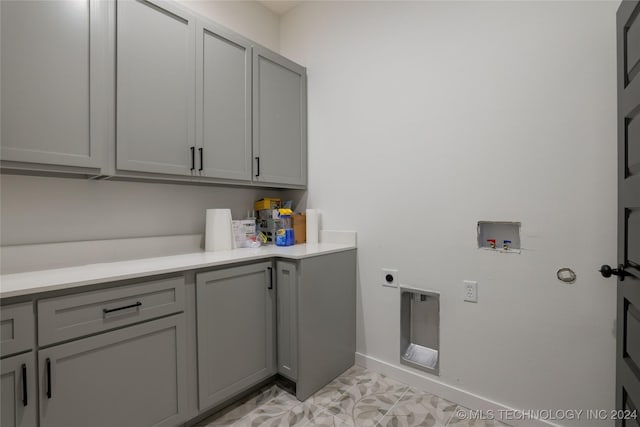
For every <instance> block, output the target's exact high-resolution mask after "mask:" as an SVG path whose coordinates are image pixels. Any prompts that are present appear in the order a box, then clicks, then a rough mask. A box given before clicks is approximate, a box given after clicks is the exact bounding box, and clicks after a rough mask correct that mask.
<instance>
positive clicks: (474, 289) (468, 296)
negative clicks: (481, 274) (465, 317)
mask: <svg viewBox="0 0 640 427" xmlns="http://www.w3.org/2000/svg"><path fill="white" fill-rule="evenodd" d="M464 300H465V301H466V302H478V282H475V281H472V280H465V281H464Z"/></svg>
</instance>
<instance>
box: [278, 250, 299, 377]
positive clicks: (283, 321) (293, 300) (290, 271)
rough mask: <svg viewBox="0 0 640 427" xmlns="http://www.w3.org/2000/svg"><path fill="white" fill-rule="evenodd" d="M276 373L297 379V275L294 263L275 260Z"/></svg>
mask: <svg viewBox="0 0 640 427" xmlns="http://www.w3.org/2000/svg"><path fill="white" fill-rule="evenodd" d="M276 283H277V284H278V306H277V307H278V308H277V312H278V329H277V336H278V373H279V374H281V375H283V376H285V377H287V378H289V379H290V380H292V381H296V380H297V379H298V275H297V267H296V263H294V262H289V261H277V262H276Z"/></svg>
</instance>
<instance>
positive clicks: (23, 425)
mask: <svg viewBox="0 0 640 427" xmlns="http://www.w3.org/2000/svg"><path fill="white" fill-rule="evenodd" d="M0 365H1V366H2V379H1V384H2V385H1V387H2V388H1V389H0V397H1V398H2V408H1V410H0V425H1V426H2V427H35V426H36V411H37V408H38V403H37V402H36V370H35V363H34V355H33V352H31V351H30V352H28V353H25V354H20V355H18V356H13V357H9V358H7V359H3V360H2V361H0Z"/></svg>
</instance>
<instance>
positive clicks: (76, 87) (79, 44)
mask: <svg viewBox="0 0 640 427" xmlns="http://www.w3.org/2000/svg"><path fill="white" fill-rule="evenodd" d="M113 7H114V6H113V3H112V2H106V1H100V0H85V1H56V2H52V1H5V0H3V1H1V2H0V15H1V21H2V24H1V26H0V28H1V30H0V31H1V37H0V38H1V40H2V42H1V44H2V46H1V52H2V53H1V57H2V73H1V74H2V78H1V85H2V97H1V98H2V114H1V117H2V126H1V128H2V131H1V133H2V140H1V146H2V160H5V161H6V160H8V161H14V162H27V163H39V164H45V165H62V166H76V167H85V168H99V167H100V166H101V162H102V160H103V151H104V150H105V144H106V143H107V142H108V141H107V140H108V137H109V129H108V122H107V117H108V114H107V112H108V111H110V108H111V109H112V106H113V94H112V93H111V92H109V90H108V89H107V88H108V87H109V85H108V84H105V82H106V80H107V79H108V78H109V75H110V69H111V68H112V67H113V64H114V59H115V58H114V57H113V56H112V55H111V56H110V55H109V49H108V45H109V42H110V40H111V39H112V37H113V31H114V29H113V28H114V23H113ZM111 76H112V74H111ZM110 106H111V107H110Z"/></svg>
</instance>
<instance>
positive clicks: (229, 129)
mask: <svg viewBox="0 0 640 427" xmlns="http://www.w3.org/2000/svg"><path fill="white" fill-rule="evenodd" d="M196 34H197V36H196V51H197V55H196V82H197V85H196V139H197V143H198V161H199V163H198V171H199V174H200V175H201V176H204V177H210V178H225V179H235V180H244V181H250V180H251V43H250V42H249V41H248V40H245V39H243V38H241V37H239V36H237V35H235V34H233V33H231V32H230V31H228V30H225V29H223V28H222V27H220V26H217V25H215V24H213V23H210V22H205V21H202V20H200V21H198V25H197V32H196Z"/></svg>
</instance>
